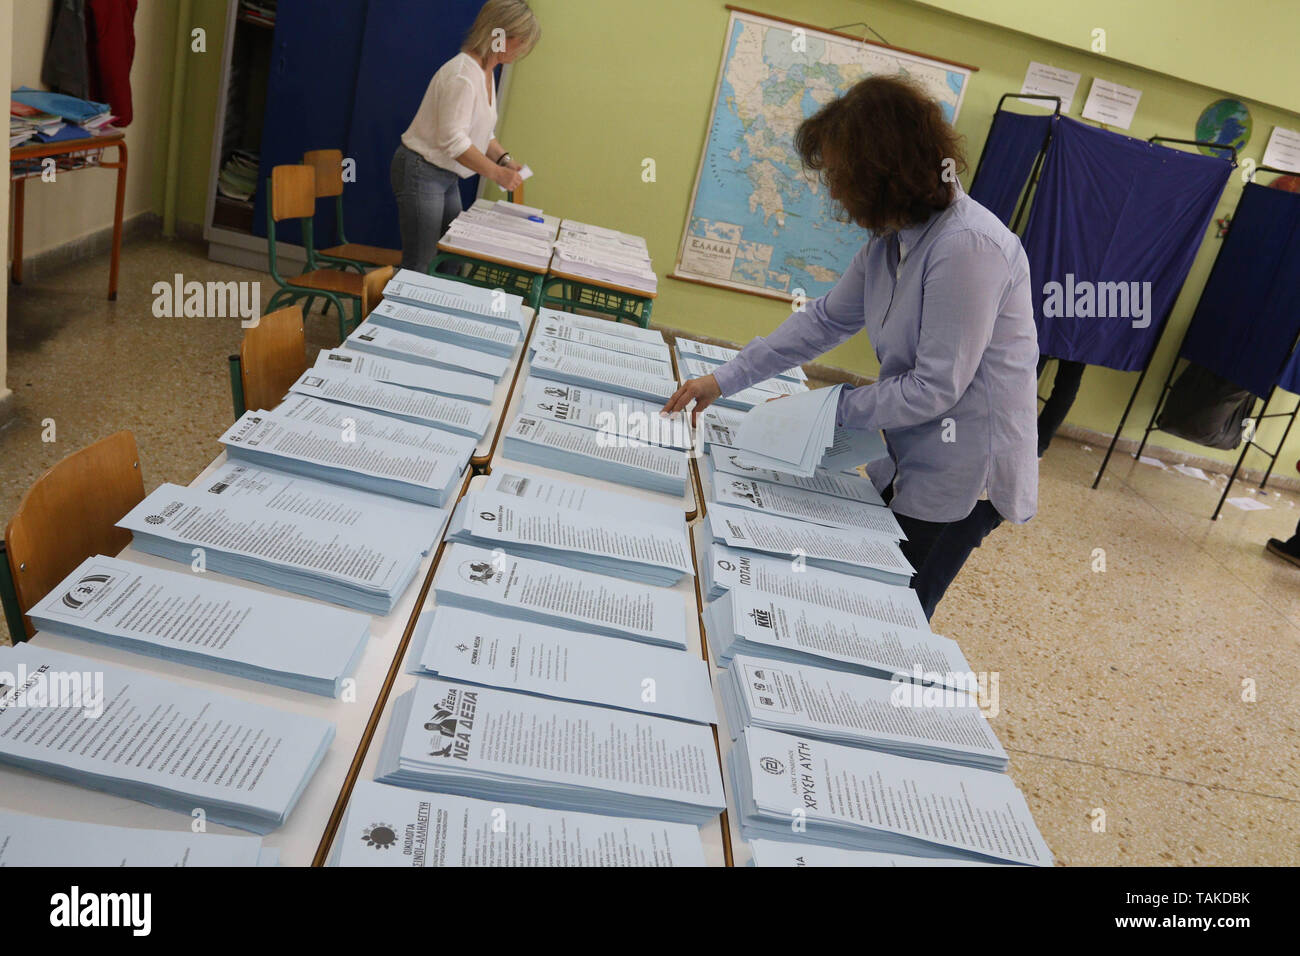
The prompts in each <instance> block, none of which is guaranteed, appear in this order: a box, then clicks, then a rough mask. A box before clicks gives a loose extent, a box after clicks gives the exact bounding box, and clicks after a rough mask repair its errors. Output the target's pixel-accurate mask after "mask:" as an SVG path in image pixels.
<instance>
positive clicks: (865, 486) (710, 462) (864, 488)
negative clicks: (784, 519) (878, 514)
mask: <svg viewBox="0 0 1300 956" xmlns="http://www.w3.org/2000/svg"><path fill="white" fill-rule="evenodd" d="M707 451H708V454H706V455H704V456H703V457H702V458H701V459H700V479H701V481H703V482H704V483H705V492H706V494H707V492H708V487H709V486H710V485H711V484H712V483H713V482H714V481H715V480H716V479H715V477H714V476H715V475H718V474H721V475H736V476H739V477H741V478H752V479H754V480H756V481H765V482H767V483H769V484H773V485H784V486H785V487H787V488H798V489H799V490H800V491H812V492H816V493H817V494H819V495H831V496H832V497H835V498H844V499H847V500H848V501H860V502H862V503H863V504H868V505H877V506H879V507H881V508H883V507H885V500H884V499H883V498H881V497H880V492H878V491H876V487H875V485H873V484H872V483H871V479H870V478H864V477H863V476H862V475H860V474H859V473H858V472H856V471H845V472H841V471H828V470H827V469H826V468H818V469H817V470H816V471H814V472H813V473H812V474H811V475H809V476H808V477H806V478H801V477H799V476H798V475H791V474H788V473H786V472H781V471H772V470H771V469H770V468H755V467H754V466H752V465H746V464H745V463H744V462H743V461H742V460H741V456H740V455H739V454H737V453H736V452H735V451H734V450H733V449H731V448H726V447H722V446H720V445H717V444H716V443H713V444H710V445H708V447H707Z"/></svg>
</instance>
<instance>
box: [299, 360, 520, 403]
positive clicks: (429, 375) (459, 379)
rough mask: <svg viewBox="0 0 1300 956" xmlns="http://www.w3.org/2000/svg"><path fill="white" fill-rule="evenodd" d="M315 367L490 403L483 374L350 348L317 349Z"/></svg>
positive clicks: (488, 384)
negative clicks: (384, 356)
mask: <svg viewBox="0 0 1300 956" xmlns="http://www.w3.org/2000/svg"><path fill="white" fill-rule="evenodd" d="M315 367H316V368H317V369H320V370H321V371H328V372H336V371H340V370H341V371H344V372H348V373H350V374H352V375H360V376H363V377H365V378H373V379H374V380H375V381H377V382H387V383H388V384H390V385H402V386H404V387H406V388H415V389H419V390H420V391H422V392H431V393H432V394H434V395H447V396H450V397H451V398H463V399H465V400H467V401H471V402H478V403H479V404H480V405H490V404H492V398H493V396H494V393H495V392H496V389H495V388H494V387H493V385H492V382H491V381H490V380H489V379H488V378H487V377H485V376H483V375H471V374H469V373H468V372H453V371H451V370H449V369H433V368H431V367H429V366H427V365H417V364H416V363H414V362H403V361H401V360H399V359H385V358H381V357H380V356H377V355H366V354H364V353H362V352H357V351H353V350H351V349H321V350H320V352H318V353H317V355H316V365H315Z"/></svg>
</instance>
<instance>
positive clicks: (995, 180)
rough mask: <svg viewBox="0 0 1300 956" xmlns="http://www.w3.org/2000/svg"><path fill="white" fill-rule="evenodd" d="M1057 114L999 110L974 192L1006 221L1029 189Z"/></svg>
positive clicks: (994, 115)
mask: <svg viewBox="0 0 1300 956" xmlns="http://www.w3.org/2000/svg"><path fill="white" fill-rule="evenodd" d="M1055 118H1056V117H1054V116H1050V115H1049V116H1030V115H1028V114H1025V113H1011V112H1009V111H1007V110H998V111H997V112H996V113H994V114H993V124H992V126H990V127H989V138H988V142H986V143H985V144H984V155H983V156H982V157H981V158H980V165H979V169H977V170H976V171H975V181H974V182H973V183H971V187H970V196H971V198H972V199H974V200H975V201H976V202H978V203H979V204H980V205H981V206H983V207H984V208H986V209H988V210H989V211H990V212H992V213H993V214H994V215H996V216H997V217H998V218H999V219H1001V220H1002V222H1003V224H1004V225H1008V226H1009V225H1011V217H1012V216H1014V215H1015V213H1016V202H1017V201H1018V200H1019V199H1020V194H1021V193H1023V192H1024V191H1025V184H1026V183H1027V182H1029V175H1030V173H1032V172H1033V171H1034V160H1036V159H1037V158H1038V152H1039V150H1041V149H1042V148H1043V143H1045V142H1046V141H1047V137H1048V135H1050V133H1051V130H1052V122H1053V120H1054V119H1055Z"/></svg>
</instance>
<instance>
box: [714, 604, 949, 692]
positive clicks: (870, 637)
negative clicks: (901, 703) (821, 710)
mask: <svg viewBox="0 0 1300 956" xmlns="http://www.w3.org/2000/svg"><path fill="white" fill-rule="evenodd" d="M703 617H704V628H705V632H706V634H707V636H708V643H709V651H710V653H712V654H713V658H714V661H715V662H716V663H717V665H718V666H719V667H728V666H730V665H731V661H732V658H733V657H735V655H737V654H752V655H754V656H755V657H767V658H771V659H773V660H779V661H786V662H787V663H791V664H808V665H811V666H816V667H829V668H833V669H835V670H841V671H848V672H850V673H856V674H866V675H868V676H870V677H881V678H884V679H885V680H892V679H893V678H895V677H898V678H900V679H904V680H908V681H912V682H913V683H917V684H918V686H924V684H932V685H935V686H939V687H951V688H953V689H954V690H966V689H968V688H969V686H970V682H971V679H972V678H971V675H972V674H973V673H974V672H973V671H972V670H971V668H970V665H969V664H967V663H966V658H965V657H963V656H962V653H961V648H959V647H958V646H957V642H956V641H954V640H951V639H949V638H946V637H941V636H939V635H938V634H933V633H931V632H930V631H922V630H919V629H911V628H906V627H897V626H894V625H889V624H885V623H883V622H881V621H875V620H872V619H871V618H866V617H851V616H849V615H847V614H843V613H840V612H838V611H832V610H830V609H829V608H825V607H821V606H819V605H816V604H805V603H802V602H799V601H793V600H791V599H789V598H782V597H771V596H769V595H766V594H763V593H762V592H757V591H739V590H737V591H728V592H727V593H726V594H724V595H723V596H722V597H720V598H718V599H717V600H716V601H713V602H712V603H710V604H707V605H705V607H704V615H703Z"/></svg>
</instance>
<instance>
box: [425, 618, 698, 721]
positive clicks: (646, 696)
mask: <svg viewBox="0 0 1300 956" xmlns="http://www.w3.org/2000/svg"><path fill="white" fill-rule="evenodd" d="M411 657H412V661H413V665H414V666H413V670H414V671H415V673H418V674H433V675H435V676H437V677H441V678H443V679H444V680H451V681H459V682H461V683H466V684H481V685H483V686H485V687H500V688H501V689H503V690H513V691H521V692H523V693H526V694H536V695H538V696H540V697H554V698H556V699H558V700H572V701H577V702H578V703H582V704H598V705H600V706H602V707H615V708H618V709H619V710H635V711H640V712H641V713H644V714H655V715H656V716H659V717H673V718H676V719H677V720H689V721H693V722H695V723H700V724H716V723H717V722H718V717H717V713H716V712H715V710H714V706H713V690H712V688H711V687H710V686H709V668H708V665H707V664H706V663H705V662H704V661H703V660H701V659H700V658H698V657H696V656H695V655H693V654H683V653H682V652H681V651H675V650H672V649H670V648H666V647H651V646H650V645H648V644H633V643H630V642H628V641H622V640H619V639H617V638H613V637H607V636H604V635H601V634H584V633H583V632H581V631H576V630H573V629H571V628H567V627H564V628H561V627H551V626H548V625H545V624H535V623H524V622H522V621H518V620H512V619H510V618H504V617H495V616H493V615H490V614H484V613H482V612H480V611H468V610H465V609H463V608H458V607H439V608H435V609H434V610H433V611H427V612H425V613H424V614H423V615H421V617H420V620H419V621H418V622H417V624H416V627H415V634H414V635H413V636H412V638H411Z"/></svg>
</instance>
